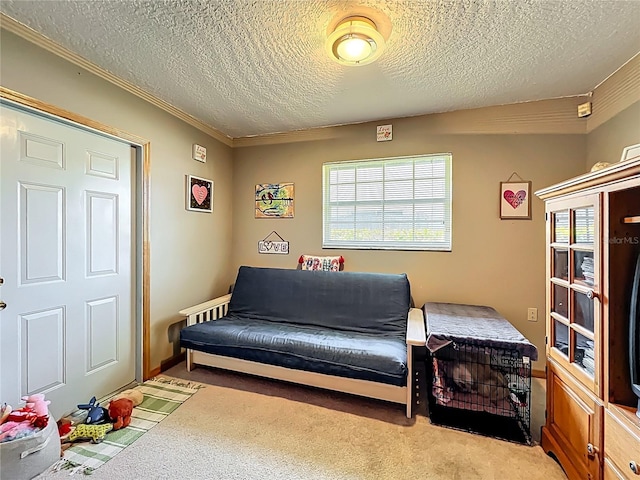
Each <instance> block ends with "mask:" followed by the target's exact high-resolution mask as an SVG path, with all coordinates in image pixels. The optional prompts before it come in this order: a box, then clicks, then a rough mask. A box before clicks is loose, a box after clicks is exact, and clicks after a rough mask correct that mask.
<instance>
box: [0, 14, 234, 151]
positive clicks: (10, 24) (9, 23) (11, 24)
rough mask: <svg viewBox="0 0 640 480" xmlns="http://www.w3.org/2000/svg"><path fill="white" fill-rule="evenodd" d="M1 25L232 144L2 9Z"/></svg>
mask: <svg viewBox="0 0 640 480" xmlns="http://www.w3.org/2000/svg"><path fill="white" fill-rule="evenodd" d="M0 27H1V28H2V29H4V30H6V31H8V32H11V33H13V34H15V35H18V36H19V37H21V38H24V39H25V40H27V41H29V42H31V43H33V44H35V45H37V46H38V47H40V48H43V49H45V50H47V51H48V52H51V53H53V54H54V55H57V56H58V57H60V58H63V59H64V60H67V61H68V62H71V63H73V64H74V65H77V66H79V67H81V68H83V69H85V70H87V71H88V72H91V73H93V74H94V75H96V76H98V77H100V78H102V79H103V80H106V81H107V82H109V83H112V84H114V85H116V86H118V87H120V88H122V89H123V90H125V91H127V92H129V93H131V94H132V95H135V96H136V97H139V98H141V99H142V100H144V101H146V102H148V103H150V104H152V105H154V106H156V107H158V108H160V109H161V110H164V111H165V112H167V113H169V114H170V115H173V116H174V117H176V118H179V119H180V120H182V121H183V122H185V123H187V124H189V125H191V126H192V127H195V128H197V129H198V130H200V131H202V132H204V133H206V134H207V135H209V136H211V137H213V138H215V139H216V140H218V141H219V142H221V143H223V144H225V145H227V146H229V147H231V146H233V138H231V137H229V136H227V135H225V134H223V133H221V132H220V131H219V130H216V129H215V128H213V127H211V126H210V125H207V124H206V123H204V122H201V121H200V120H198V119H196V118H194V117H192V116H191V115H189V114H188V113H185V112H183V111H182V110H180V109H179V108H177V107H174V106H173V105H171V104H170V103H167V102H165V101H164V100H160V99H159V98H157V97H155V96H153V95H151V94H150V93H147V92H145V91H144V90H143V89H141V88H140V87H137V86H136V85H134V84H132V83H130V82H127V81H126V80H123V79H121V78H118V77H117V76H115V75H113V74H112V73H109V72H108V71H106V70H104V69H102V68H100V67H99V66H97V65H95V64H94V63H92V62H90V61H88V60H86V59H85V58H83V57H81V56H80V55H78V54H76V53H73V52H72V51H71V50H69V49H67V48H65V47H63V46H61V45H59V44H57V43H55V42H54V41H52V40H50V39H49V38H47V37H45V36H44V35H42V34H40V33H38V32H36V31H35V30H33V29H32V28H30V27H28V26H26V25H24V24H22V23H20V22H18V21H16V20H14V19H13V18H11V17H9V16H7V15H5V14H4V13H1V12H0Z"/></svg>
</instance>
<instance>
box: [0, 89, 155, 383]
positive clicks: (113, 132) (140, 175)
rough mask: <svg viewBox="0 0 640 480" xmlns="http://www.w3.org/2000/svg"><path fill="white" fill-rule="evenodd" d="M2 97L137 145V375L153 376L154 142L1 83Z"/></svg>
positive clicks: (15, 104)
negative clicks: (151, 213)
mask: <svg viewBox="0 0 640 480" xmlns="http://www.w3.org/2000/svg"><path fill="white" fill-rule="evenodd" d="M0 101H2V103H6V104H7V105H13V106H17V107H18V108H20V109H22V110H24V111H27V112H34V111H35V113H36V114H39V115H45V116H47V117H50V118H52V119H53V120H55V121H58V122H60V123H63V124H67V125H71V126H74V127H79V128H81V129H83V130H88V131H93V132H98V133H99V134H102V135H107V136H110V137H112V138H116V139H117V140H120V141H124V142H125V143H128V144H129V145H130V146H131V147H132V148H134V149H135V152H136V155H135V209H134V210H135V211H134V218H135V219H136V220H135V224H134V226H133V228H134V231H135V239H136V241H135V245H134V247H133V255H134V258H135V265H136V277H135V292H134V302H135V305H136V308H135V312H136V318H135V332H136V333H135V336H136V338H135V339H134V343H135V345H136V352H135V358H136V360H135V361H136V365H135V376H136V380H137V381H139V382H142V381H145V380H147V379H149V378H150V377H151V366H150V359H151V329H150V321H151V317H150V306H151V299H150V280H151V272H150V266H151V240H150V235H149V233H150V225H149V222H150V204H151V198H150V194H151V176H150V170H151V142H149V140H146V139H144V138H142V137H139V136H137V135H134V134H131V133H129V132H125V131H124V130H120V129H118V128H114V127H110V126H108V125H104V124H102V123H100V122H96V121H94V120H91V119H89V118H86V117H83V116H82V115H78V114H76V113H73V112H69V111H67V110H64V109H62V108H58V107H56V106H55V105H51V104H49V103H45V102H41V101H40V100H37V99H35V98H32V97H29V96H27V95H23V94H21V93H18V92H15V91H13V90H10V89H8V88H5V87H2V86H0Z"/></svg>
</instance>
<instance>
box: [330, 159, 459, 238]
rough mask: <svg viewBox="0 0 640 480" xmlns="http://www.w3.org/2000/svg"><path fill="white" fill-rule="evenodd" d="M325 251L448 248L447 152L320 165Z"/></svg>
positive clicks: (449, 186) (448, 181)
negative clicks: (321, 170) (321, 169)
mask: <svg viewBox="0 0 640 480" xmlns="http://www.w3.org/2000/svg"><path fill="white" fill-rule="evenodd" d="M322 185H323V203H322V205H323V239H322V246H323V247H324V248H353V249H389V250H444V251H450V250H451V154H449V153H444V154H438V155H419V156H413V157H397V158H384V159H376V160H362V161H350V162H331V163H325V164H324V165H323V178H322Z"/></svg>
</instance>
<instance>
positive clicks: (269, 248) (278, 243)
mask: <svg viewBox="0 0 640 480" xmlns="http://www.w3.org/2000/svg"><path fill="white" fill-rule="evenodd" d="M272 235H276V236H277V237H278V238H279V239H280V240H269V237H271V236H272ZM258 253H267V254H279V255H288V254H289V242H287V241H286V240H285V239H284V238H282V237H281V236H280V235H278V233H277V232H276V231H275V230H274V231H273V232H271V233H270V234H269V235H267V236H266V237H265V238H264V240H260V241H259V242H258Z"/></svg>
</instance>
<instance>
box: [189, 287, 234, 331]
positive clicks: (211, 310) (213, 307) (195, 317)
mask: <svg viewBox="0 0 640 480" xmlns="http://www.w3.org/2000/svg"><path fill="white" fill-rule="evenodd" d="M230 301H231V294H230V293H229V294H227V295H223V296H221V297H218V298H214V299H213V300H209V301H207V302H204V303H199V304H198V305H194V306H193V307H189V308H185V309H184V310H180V311H179V312H178V313H179V314H180V315H184V316H185V317H187V325H194V324H196V323H202V322H208V321H210V320H217V319H218V318H221V317H223V316H224V315H225V314H226V313H227V310H228V308H229V302H230Z"/></svg>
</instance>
